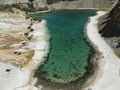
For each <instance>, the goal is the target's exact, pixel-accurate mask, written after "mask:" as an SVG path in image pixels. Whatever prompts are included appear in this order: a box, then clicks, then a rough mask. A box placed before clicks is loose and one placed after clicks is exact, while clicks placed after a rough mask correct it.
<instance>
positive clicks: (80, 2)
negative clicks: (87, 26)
mask: <svg viewBox="0 0 120 90" xmlns="http://www.w3.org/2000/svg"><path fill="white" fill-rule="evenodd" d="M116 1H117V0H0V4H1V5H6V4H9V5H10V4H17V5H18V6H19V7H20V8H27V9H28V8H29V7H30V8H29V10H30V9H31V7H32V8H34V9H35V10H46V9H47V7H48V8H49V9H68V8H69V9H76V8H111V7H113V5H114V3H115V2H116Z"/></svg>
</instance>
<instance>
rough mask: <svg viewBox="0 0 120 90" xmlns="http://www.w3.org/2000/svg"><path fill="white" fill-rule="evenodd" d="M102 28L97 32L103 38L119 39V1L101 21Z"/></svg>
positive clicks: (119, 0)
mask: <svg viewBox="0 0 120 90" xmlns="http://www.w3.org/2000/svg"><path fill="white" fill-rule="evenodd" d="M103 21H104V22H103V23H102V24H101V25H104V27H103V28H102V29H101V30H100V31H99V32H100V33H101V35H102V36H104V37H120V0H118V2H117V4H116V6H115V7H114V8H113V9H112V10H111V11H110V12H109V13H108V14H107V15H106V17H105V18H104V19H103Z"/></svg>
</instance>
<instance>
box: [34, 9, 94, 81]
mask: <svg viewBox="0 0 120 90" xmlns="http://www.w3.org/2000/svg"><path fill="white" fill-rule="evenodd" d="M95 12H96V11H95V10H58V11H52V12H47V13H42V14H36V15H34V16H36V17H37V18H42V19H45V20H46V21H47V26H46V27H47V28H48V30H49V33H50V36H51V42H50V46H51V51H50V53H49V57H48V58H47V60H46V61H45V63H44V64H43V65H42V66H41V67H40V68H39V69H38V70H37V71H36V74H37V76H43V77H44V78H46V79H48V80H51V81H53V82H58V83H69V82H72V81H75V80H76V79H78V78H80V77H82V76H83V74H84V73H85V72H86V69H85V67H87V64H88V58H89V57H88V56H89V54H90V53H91V52H90V49H91V47H90V46H89V45H88V43H87V42H86V40H85V38H84V25H85V23H86V22H87V20H88V17H90V16H93V15H95Z"/></svg>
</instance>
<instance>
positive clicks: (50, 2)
mask: <svg viewBox="0 0 120 90" xmlns="http://www.w3.org/2000/svg"><path fill="white" fill-rule="evenodd" d="M60 1H77V0H47V4H52V3H56V2H60Z"/></svg>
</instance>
